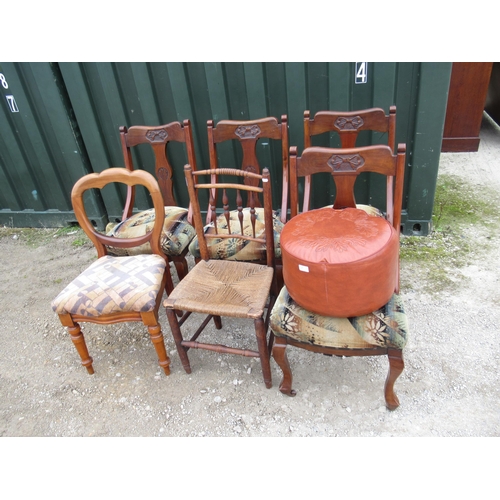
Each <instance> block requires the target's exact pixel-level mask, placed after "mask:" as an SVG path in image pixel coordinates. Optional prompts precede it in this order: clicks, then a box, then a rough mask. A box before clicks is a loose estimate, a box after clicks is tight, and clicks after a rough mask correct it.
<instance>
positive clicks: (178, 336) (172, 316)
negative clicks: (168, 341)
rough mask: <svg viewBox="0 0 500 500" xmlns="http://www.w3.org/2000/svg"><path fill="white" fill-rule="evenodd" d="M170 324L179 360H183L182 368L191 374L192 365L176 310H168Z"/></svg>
mask: <svg viewBox="0 0 500 500" xmlns="http://www.w3.org/2000/svg"><path fill="white" fill-rule="evenodd" d="M166 313H167V318H168V323H169V325H170V330H171V331H172V336H173V337H174V341H175V345H176V347H177V352H178V353H179V358H180V359H181V363H182V366H183V368H184V370H185V372H186V373H191V364H190V363H189V358H188V355H187V351H186V349H185V347H184V346H183V345H182V340H183V338H182V333H181V329H180V327H179V321H178V319H177V314H176V312H175V310H174V309H169V308H167V310H166Z"/></svg>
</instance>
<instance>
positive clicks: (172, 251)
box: [107, 120, 196, 292]
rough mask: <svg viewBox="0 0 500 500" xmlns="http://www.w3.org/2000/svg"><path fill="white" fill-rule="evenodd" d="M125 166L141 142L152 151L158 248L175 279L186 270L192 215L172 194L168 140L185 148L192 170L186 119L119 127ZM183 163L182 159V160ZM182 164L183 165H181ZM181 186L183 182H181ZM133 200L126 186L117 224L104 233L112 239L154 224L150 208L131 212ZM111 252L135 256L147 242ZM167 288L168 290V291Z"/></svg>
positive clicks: (139, 232) (190, 136) (192, 154)
mask: <svg viewBox="0 0 500 500" xmlns="http://www.w3.org/2000/svg"><path fill="white" fill-rule="evenodd" d="M120 140H121V145H122V152H123V158H124V161H125V167H126V168H127V169H128V170H130V171H133V170H134V163H133V159H132V148H135V147H136V146H139V145H141V144H148V145H149V146H150V147H151V149H152V151H153V153H154V161H155V164H154V172H155V175H156V179H157V181H158V184H159V186H160V190H161V193H162V196H163V203H164V207H165V208H164V212H165V215H164V223H163V230H162V236H161V248H162V250H163V252H164V253H165V255H166V256H167V257H168V260H169V261H170V262H173V264H174V265H175V268H176V271H177V275H178V277H179V280H181V279H182V278H184V276H186V274H187V273H188V264H187V261H186V255H187V253H188V250H189V243H190V242H191V240H192V239H193V238H194V237H195V234H196V232H195V230H194V227H193V226H192V216H191V212H190V210H189V209H188V208H184V207H179V206H177V202H176V197H175V195H174V184H173V176H174V168H173V166H172V164H171V161H170V160H169V155H168V150H169V145H170V144H171V143H172V142H177V143H183V144H184V145H185V149H186V155H187V160H188V163H189V164H190V165H191V166H192V168H193V169H195V170H196V158H195V152H194V141H193V134H192V129H191V123H190V121H189V120H184V121H183V123H180V122H171V123H168V124H166V125H160V126H154V127H152V126H139V125H137V126H133V127H130V128H128V129H127V127H120ZM184 163H185V162H184ZM184 163H183V165H184ZM182 185H183V183H182ZM134 200H135V188H134V187H133V186H131V187H129V188H128V191H127V200H126V203H125V208H124V211H123V215H122V220H121V222H120V223H119V224H113V225H110V226H108V228H107V234H108V235H109V236H113V237H114V238H128V237H136V236H140V235H143V234H145V232H146V231H148V230H149V229H150V228H151V227H152V226H153V224H154V217H155V213H154V210H152V209H149V210H143V211H140V212H138V213H135V214H132V209H133V206H134ZM110 252H112V253H113V254H114V255H136V254H139V253H150V252H151V248H150V246H149V244H145V245H143V246H141V247H136V248H131V249H123V248H120V247H118V246H113V247H111V248H110ZM170 291H171V290H168V292H170Z"/></svg>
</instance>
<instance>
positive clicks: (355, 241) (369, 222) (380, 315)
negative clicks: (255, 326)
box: [270, 144, 408, 410]
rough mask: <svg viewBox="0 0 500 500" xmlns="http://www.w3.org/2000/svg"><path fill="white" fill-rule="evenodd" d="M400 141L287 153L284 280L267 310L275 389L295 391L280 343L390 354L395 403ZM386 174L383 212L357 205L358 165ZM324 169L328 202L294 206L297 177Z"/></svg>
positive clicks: (392, 403)
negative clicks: (329, 180) (329, 183)
mask: <svg viewBox="0 0 500 500" xmlns="http://www.w3.org/2000/svg"><path fill="white" fill-rule="evenodd" d="M405 149H406V148H405V145H404V144H400V145H399V146H398V151H397V154H395V155H393V153H392V150H391V148H390V147H389V146H386V145H377V146H367V147H361V148H346V149H333V148H321V147H311V148H307V149H305V150H304V151H303V153H302V156H301V157H299V156H297V151H296V148H291V153H290V191H291V193H290V196H291V219H290V220H289V221H288V222H287V224H286V225H285V227H284V229H283V232H282V235H281V246H282V257H283V278H284V282H285V286H284V287H283V288H282V290H281V292H280V294H279V297H278V298H277V300H276V302H275V305H274V307H273V310H272V313H271V324H270V327H271V330H272V331H273V333H274V335H275V342H274V347H273V349H272V355H273V358H274V359H275V360H276V362H277V363H278V365H279V366H280V368H281V369H282V371H283V380H282V382H281V384H280V391H281V392H282V393H284V394H287V395H289V396H294V395H295V391H294V390H293V389H292V372H291V368H290V364H289V361H288V359H287V355H286V347H287V346H288V345H293V346H296V347H299V348H303V349H306V350H309V351H313V352H320V353H323V354H328V355H332V354H334V355H337V356H375V355H387V356H388V359H389V373H388V376H387V380H386V384H385V400H386V406H387V407H388V408H389V409H391V410H393V409H395V408H397V406H398V405H399V401H398V398H397V396H396V395H395V393H394V382H395V380H396V379H397V378H398V377H399V375H400V374H401V372H402V371H403V368H404V362H403V355H402V353H403V347H404V346H405V344H406V341H407V335H408V324H407V318H406V314H405V311H404V304H403V301H402V298H401V295H400V293H399V235H400V225H401V204H402V193H403V178H404V167H405ZM368 171H369V172H375V173H377V174H380V175H384V176H386V177H391V178H392V179H393V181H394V182H393V183H392V182H391V183H387V184H386V185H389V186H394V189H393V190H390V191H388V192H387V197H386V198H387V210H386V213H387V216H386V217H382V216H381V215H380V214H378V215H374V214H369V213H367V212H366V211H364V210H361V209H359V208H357V207H356V200H355V197H354V185H355V183H356V180H357V178H358V176H359V175H360V174H361V173H362V172H368ZM321 172H327V173H329V174H331V176H332V177H333V180H334V183H335V186H336V198H335V203H334V204H333V207H324V208H320V209H315V210H310V211H308V210H306V211H305V212H302V213H300V214H299V213H298V206H299V193H298V179H299V178H301V177H305V176H311V177H313V176H314V175H315V174H318V173H321Z"/></svg>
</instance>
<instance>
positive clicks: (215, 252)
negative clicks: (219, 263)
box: [189, 207, 284, 262]
mask: <svg viewBox="0 0 500 500" xmlns="http://www.w3.org/2000/svg"><path fill="white" fill-rule="evenodd" d="M254 210H255V216H256V221H255V238H263V237H264V230H265V227H264V209H263V208H255V209H254ZM242 214H243V234H245V235H246V236H252V232H253V230H252V224H251V209H250V208H248V207H247V208H244V209H243V210H242ZM216 224H217V232H218V234H228V230H227V220H226V218H225V215H224V214H221V215H219V216H218V217H217V221H216ZM229 224H230V227H231V232H232V233H234V232H235V231H236V232H237V233H238V234H241V233H240V222H239V218H238V211H237V210H232V211H231V212H230V219H229ZM283 227H284V224H283V222H281V220H280V219H279V217H278V215H277V214H276V212H273V233H274V252H275V256H276V258H279V257H281V248H280V234H281V231H282V229H283ZM204 233H205V234H215V227H214V225H213V223H210V224H207V225H206V226H205V227H204ZM189 252H190V253H191V254H192V255H193V256H194V257H195V258H199V257H200V247H199V244H198V238H197V237H195V238H194V239H193V240H192V242H191V244H190V245H189ZM208 252H209V255H210V258H211V259H222V260H239V261H245V262H252V261H265V260H266V246H265V244H262V243H258V242H256V241H248V240H242V239H237V238H235V239H232V238H229V239H219V238H213V239H210V240H209V241H208Z"/></svg>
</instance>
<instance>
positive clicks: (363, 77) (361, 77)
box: [355, 62, 368, 83]
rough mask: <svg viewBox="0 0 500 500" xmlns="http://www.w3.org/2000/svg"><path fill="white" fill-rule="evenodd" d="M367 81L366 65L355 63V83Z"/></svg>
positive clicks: (364, 63)
mask: <svg viewBox="0 0 500 500" xmlns="http://www.w3.org/2000/svg"><path fill="white" fill-rule="evenodd" d="M367 81H368V63H366V62H357V63H356V75H355V83H366V82H367Z"/></svg>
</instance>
